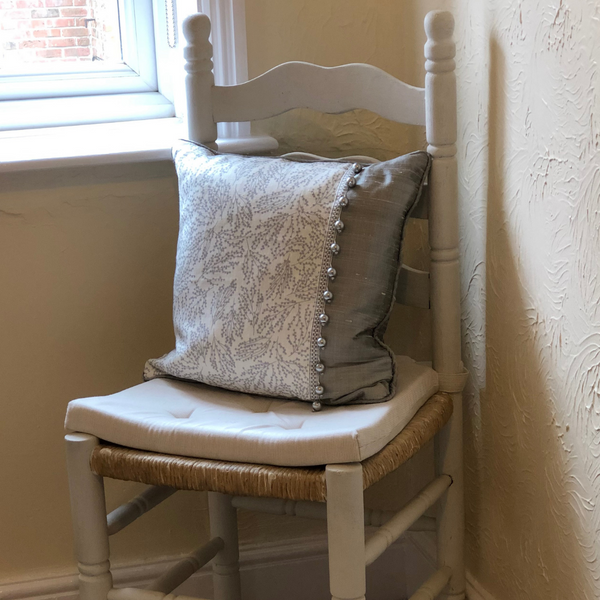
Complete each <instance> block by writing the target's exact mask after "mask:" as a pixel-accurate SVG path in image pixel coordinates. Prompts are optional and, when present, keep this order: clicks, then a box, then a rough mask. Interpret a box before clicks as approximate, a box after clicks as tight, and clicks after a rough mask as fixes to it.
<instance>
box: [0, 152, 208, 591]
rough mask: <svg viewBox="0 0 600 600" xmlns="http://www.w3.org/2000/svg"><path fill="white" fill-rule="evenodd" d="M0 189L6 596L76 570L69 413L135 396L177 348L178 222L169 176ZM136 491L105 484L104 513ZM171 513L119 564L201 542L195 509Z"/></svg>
mask: <svg viewBox="0 0 600 600" xmlns="http://www.w3.org/2000/svg"><path fill="white" fill-rule="evenodd" d="M0 190H1V191H0V256H2V261H1V262H0V282H1V285H0V335H1V340H2V341H1V344H0V373H1V377H0V398H1V402H2V408H3V414H2V419H1V425H0V430H1V435H0V456H1V457H2V459H1V460H0V482H1V483H0V514H1V515H2V517H1V518H0V540H2V541H1V543H0V583H1V582H2V581H12V580H19V579H24V578H30V577H36V576H42V575H45V574H49V573H59V572H72V570H73V566H74V561H73V558H72V550H71V534H70V523H69V520H70V515H69V507H68V496H67V489H66V473H65V465H64V451H63V443H62V435H63V420H64V413H65V408H66V404H67V402H68V401H69V400H70V399H73V398H76V397H80V396H88V395H94V394H106V393H111V392H114V391H117V390H119V389H122V388H123V387H126V386H130V385H134V384H136V383H139V382H140V381H141V370H142V368H143V364H144V361H145V360H146V358H147V357H148V356H150V355H157V354H160V353H162V352H164V351H166V350H168V349H169V348H170V346H171V345H172V343H173V340H172V327H171V324H170V310H171V309H170V304H171V280H172V275H173V259H174V253H175V242H176V236H177V218H178V217H177V192H176V182H175V176H174V170H173V168H172V166H171V165H170V164H168V163H156V164H149V165H127V166H116V167H97V168H81V169H67V170H55V171H39V172H27V173H14V174H2V175H1V176H0ZM133 489H135V486H129V485H114V484H113V485H110V484H109V485H108V497H109V505H111V506H112V507H114V505H116V504H117V503H118V501H119V500H123V499H125V498H127V497H128V496H129V495H130V494H131V493H132V490H133ZM169 504H170V506H169V505H167V504H165V505H164V506H163V507H160V508H159V509H158V511H157V513H156V514H155V515H152V516H151V517H150V518H151V519H153V521H152V525H153V527H152V529H155V531H152V529H150V530H145V529H144V528H143V527H139V526H138V524H136V525H134V527H135V530H134V529H133V528H132V530H131V531H127V532H124V533H123V535H122V536H119V537H120V539H119V537H118V538H115V553H116V556H117V558H118V560H120V561H124V562H128V561H130V560H134V559H135V558H137V557H138V556H139V548H140V547H146V548H150V551H149V553H150V555H152V554H155V555H156V554H159V553H160V554H163V553H164V554H170V553H176V552H177V551H178V549H179V548H180V542H179V541H178V540H177V536H176V535H175V534H176V533H179V532H183V534H184V538H187V539H184V542H183V544H184V545H186V544H187V545H188V546H189V544H191V543H192V540H191V538H193V537H194V536H203V535H204V531H205V530H206V526H205V514H204V513H205V506H204V501H203V499H202V498H194V497H193V495H192V494H181V495H180V496H179V497H174V498H172V499H170V500H169ZM186 514H190V515H191V518H190V519H185V515H186ZM154 534H156V535H157V538H158V539H156V540H155V541H154V542H153V541H152V540H151V538H152V536H153V535H154ZM136 546H137V548H136Z"/></svg>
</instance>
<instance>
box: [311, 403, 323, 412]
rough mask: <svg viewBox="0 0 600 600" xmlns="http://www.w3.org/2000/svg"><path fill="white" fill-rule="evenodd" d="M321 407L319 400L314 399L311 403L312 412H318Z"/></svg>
mask: <svg viewBox="0 0 600 600" xmlns="http://www.w3.org/2000/svg"><path fill="white" fill-rule="evenodd" d="M321 408H323V407H322V406H321V403H320V402H317V401H315V402H313V403H312V409H313V412H319V411H320V410H321Z"/></svg>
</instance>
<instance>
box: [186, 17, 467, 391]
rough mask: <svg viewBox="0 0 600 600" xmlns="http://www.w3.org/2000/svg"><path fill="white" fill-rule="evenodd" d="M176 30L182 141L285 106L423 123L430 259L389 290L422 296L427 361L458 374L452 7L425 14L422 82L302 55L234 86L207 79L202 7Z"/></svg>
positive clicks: (208, 53)
mask: <svg viewBox="0 0 600 600" xmlns="http://www.w3.org/2000/svg"><path fill="white" fill-rule="evenodd" d="M183 31H184V35H185V38H186V40H187V42H188V44H187V46H186V48H185V54H184V56H185V59H186V66H185V69H186V72H187V76H186V95H187V104H188V130H189V138H190V140H192V141H195V142H198V143H201V144H204V145H205V146H208V147H211V148H213V149H216V148H217V123H221V122H245V121H255V120H260V119H266V118H269V117H273V116H275V115H279V114H281V113H284V112H287V111H289V110H292V109H294V108H311V109H313V110H317V111H320V112H323V113H330V114H340V113H345V112H348V111H351V110H355V109H358V108H362V109H367V110H370V111H372V112H374V113H377V114H378V115H380V116H381V117H384V118H386V119H389V120H391V121H396V122H399V123H406V124H410V125H424V126H425V130H426V138H427V143H428V146H427V151H428V152H429V153H430V154H431V155H432V157H433V163H432V167H431V172H430V175H429V209H428V214H429V244H430V247H431V267H430V273H423V272H419V271H415V270H414V269H409V268H404V269H403V271H402V273H401V278H400V283H399V286H398V292H399V296H400V301H401V302H402V303H408V304H413V305H416V306H424V305H429V307H430V308H431V310H432V330H433V367H434V369H435V370H436V371H438V373H440V374H441V381H443V380H444V375H448V376H451V375H458V374H461V373H462V372H463V367H462V363H461V360H460V272H459V263H458V256H459V252H458V207H457V191H458V181H457V166H456V76H455V72H454V69H455V63H454V55H455V44H454V41H453V38H452V36H453V32H454V18H453V17H452V14H451V13H449V12H446V11H432V12H430V13H429V14H428V15H427V17H426V18H425V31H426V33H427V43H426V44H425V59H426V61H425V70H426V75H425V87H424V88H418V87H414V86H411V85H408V84H407V83H404V82H403V81H400V80H398V79H396V78H395V77H392V76H391V75H389V74H388V73H385V72H384V71H382V70H381V69H378V68H376V67H373V66H371V65H366V64H349V65H343V66H339V67H321V66H318V65H313V64H309V63H304V62H288V63H284V64H282V65H279V66H277V67H274V68H273V69H271V70H270V71H267V72H266V73H264V74H263V75H260V76H258V77H256V78H255V79H252V80H250V81H248V82H245V83H241V84H238V85H232V86H215V83H214V77H213V72H212V68H213V64H212V45H211V43H210V41H209V35H210V20H209V19H208V17H207V16H206V15H203V14H196V15H192V16H190V17H188V18H187V19H186V20H185V22H184V24H183ZM427 298H428V299H429V300H428V302H427ZM448 383H449V385H450V387H452V385H451V382H450V381H449V382H448ZM448 391H452V390H448Z"/></svg>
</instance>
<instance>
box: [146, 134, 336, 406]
mask: <svg viewBox="0 0 600 600" xmlns="http://www.w3.org/2000/svg"><path fill="white" fill-rule="evenodd" d="M174 158H175V164H176V167H177V174H178V178H179V195H180V228H179V241H178V246H177V266H176V272H175V283H174V305H173V320H174V326H175V335H176V340H177V341H176V347H175V350H173V351H172V352H170V353H168V354H166V355H165V356H163V357H162V358H158V359H152V360H149V361H148V363H147V364H146V370H145V372H144V376H145V378H146V379H151V378H153V377H162V376H173V377H178V378H183V379H188V380H195V381H202V382H204V383H207V384H210V385H216V386H220V387H225V388H228V389H232V390H238V391H243V392H248V393H253V394H262V395H269V396H284V397H292V398H300V399H304V400H309V399H310V398H311V397H312V389H311V383H310V382H311V373H312V370H311V333H312V328H313V323H314V318H315V310H316V306H317V304H316V303H317V298H318V296H319V293H320V290H319V273H320V269H321V262H322V260H323V249H324V245H325V240H326V234H327V226H328V222H329V217H330V212H331V207H332V203H333V201H334V199H335V193H336V189H337V187H338V184H339V182H340V180H341V178H342V176H343V175H344V173H345V171H346V169H347V165H345V164H341V163H334V162H333V163H323V162H321V163H298V162H292V161H287V160H283V159H271V158H269V159H266V158H259V157H239V156H233V155H229V156H228V155H215V154H214V153H213V152H211V151H210V150H207V149H205V148H203V147H201V146H196V145H195V144H192V143H189V142H180V143H179V144H178V146H177V147H176V148H175V149H174Z"/></svg>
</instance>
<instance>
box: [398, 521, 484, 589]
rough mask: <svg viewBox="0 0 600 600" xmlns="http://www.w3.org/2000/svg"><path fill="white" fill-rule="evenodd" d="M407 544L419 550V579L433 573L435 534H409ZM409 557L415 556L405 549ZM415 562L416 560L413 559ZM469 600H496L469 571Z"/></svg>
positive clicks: (467, 576)
mask: <svg viewBox="0 0 600 600" xmlns="http://www.w3.org/2000/svg"><path fill="white" fill-rule="evenodd" d="M404 537H405V543H406V544H407V545H412V546H413V548H415V549H416V550H418V552H419V554H420V556H421V560H419V559H416V562H417V563H418V567H417V569H416V570H417V572H418V573H419V577H423V574H424V573H425V574H426V573H427V572H428V571H430V572H431V571H433V569H434V568H435V565H436V560H435V555H436V549H435V534H433V533H429V532H425V531H423V532H416V531H414V532H412V531H411V532H409V533H407V534H406V535H405V536H404ZM405 551H406V552H407V554H408V555H411V556H414V555H413V554H411V552H410V551H409V550H408V548H407V549H405ZM413 560H414V559H413ZM466 578H467V600H496V598H495V597H494V596H492V595H491V594H490V593H489V592H488V591H487V590H485V589H484V587H483V586H482V585H481V584H480V583H479V582H478V581H477V579H475V577H474V576H473V574H472V573H470V572H469V570H468V569H467V574H466Z"/></svg>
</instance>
